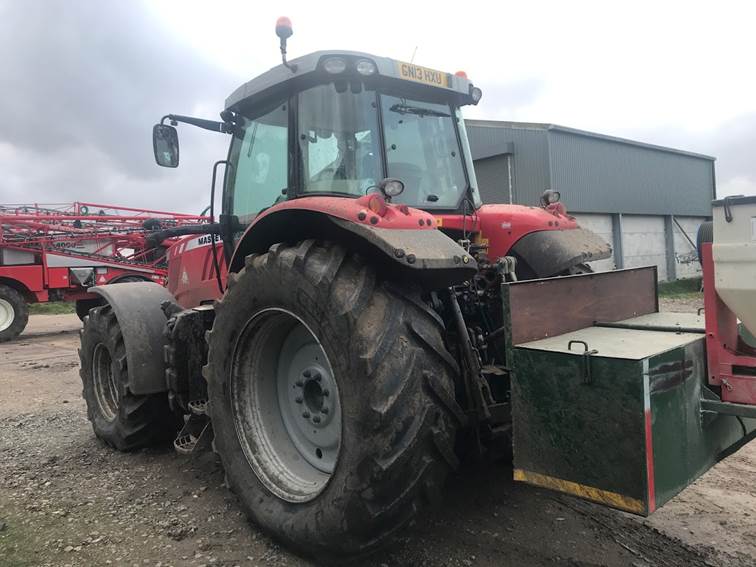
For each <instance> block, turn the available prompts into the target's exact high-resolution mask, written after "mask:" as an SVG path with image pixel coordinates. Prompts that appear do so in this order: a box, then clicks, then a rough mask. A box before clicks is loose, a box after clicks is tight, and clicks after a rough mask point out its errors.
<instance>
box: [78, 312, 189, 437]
mask: <svg viewBox="0 0 756 567" xmlns="http://www.w3.org/2000/svg"><path fill="white" fill-rule="evenodd" d="M79 358H80V360H81V370H80V371H79V374H80V375H81V380H82V384H83V386H84V389H83V392H82V394H83V396H84V401H85V402H86V403H87V417H88V418H89V421H90V422H91V423H92V429H94V433H95V435H96V436H97V437H99V438H100V439H102V440H103V441H104V442H105V443H106V444H107V445H110V446H111V447H114V448H116V449H118V450H119V451H131V450H134V449H138V448H141V447H146V446H149V445H153V444H157V443H163V442H166V441H170V440H173V439H174V438H175V437H176V431H177V430H178V426H179V425H180V421H179V420H178V418H177V417H176V416H175V414H173V413H172V412H171V410H170V409H169V407H168V397H167V396H166V395H165V394H162V393H161V394H152V395H146V396H137V395H134V394H132V393H131V392H130V391H129V388H128V368H127V362H126V345H125V344H124V341H123V333H122V332H121V327H120V325H119V324H118V320H117V319H116V316H115V313H114V312H113V308H112V307H111V306H110V305H104V306H101V307H95V308H94V309H92V310H91V311H90V312H89V315H88V316H87V317H85V318H84V328H83V329H82V331H81V348H80V349H79Z"/></svg>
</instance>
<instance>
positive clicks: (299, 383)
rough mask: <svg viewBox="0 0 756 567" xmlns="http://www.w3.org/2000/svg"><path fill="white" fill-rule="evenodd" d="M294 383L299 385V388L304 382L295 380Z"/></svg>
mask: <svg viewBox="0 0 756 567" xmlns="http://www.w3.org/2000/svg"><path fill="white" fill-rule="evenodd" d="M294 384H295V385H296V386H299V387H300V388H301V387H302V386H304V382H302V381H301V380H297V381H296V382H294Z"/></svg>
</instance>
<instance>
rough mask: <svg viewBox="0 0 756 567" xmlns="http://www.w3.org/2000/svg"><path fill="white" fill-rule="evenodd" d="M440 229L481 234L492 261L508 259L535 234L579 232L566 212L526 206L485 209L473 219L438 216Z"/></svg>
mask: <svg viewBox="0 0 756 567" xmlns="http://www.w3.org/2000/svg"><path fill="white" fill-rule="evenodd" d="M437 218H438V223H439V226H440V227H442V228H448V229H452V230H460V231H461V230H466V231H467V232H471V233H477V238H478V240H480V241H482V242H483V243H486V242H487V243H488V255H489V256H490V257H491V258H499V257H501V256H506V255H507V254H508V253H509V250H510V249H511V248H512V246H514V244H515V243H516V242H517V241H518V240H520V239H521V238H522V237H523V236H525V235H527V234H530V233H531V232H538V231H543V230H571V229H575V228H578V223H577V221H576V220H575V218H574V217H571V216H569V215H567V214H566V213H564V212H563V211H562V209H559V208H552V209H548V210H547V209H543V208H541V207H526V206H523V205H483V206H482V207H480V208H479V209H478V210H477V211H471V213H470V214H469V215H465V216H463V215H457V214H454V215H437Z"/></svg>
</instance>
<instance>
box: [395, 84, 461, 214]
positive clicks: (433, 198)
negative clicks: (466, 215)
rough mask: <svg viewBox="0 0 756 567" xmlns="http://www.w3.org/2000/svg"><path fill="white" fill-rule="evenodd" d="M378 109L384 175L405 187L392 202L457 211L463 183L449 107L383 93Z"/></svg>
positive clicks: (453, 123)
mask: <svg viewBox="0 0 756 567" xmlns="http://www.w3.org/2000/svg"><path fill="white" fill-rule="evenodd" d="M381 108H382V111H383V124H384V126H383V130H384V135H385V138H386V162H387V166H388V176H389V177H397V178H399V179H401V180H402V181H403V182H404V185H405V187H406V189H405V190H404V193H402V194H401V195H400V196H399V197H397V198H395V199H394V202H397V203H406V204H408V205H412V206H415V207H419V208H424V209H428V208H446V209H451V208H456V206H457V204H458V203H459V200H460V199H461V198H462V195H463V194H464V192H465V190H466V189H467V182H466V179H465V171H464V169H463V166H462V156H461V152H460V148H459V141H458V139H457V133H456V128H455V123H456V121H457V117H456V116H454V115H452V112H451V108H450V107H449V106H448V105H445V104H436V103H431V102H424V101H419V100H411V99H407V98H400V97H395V96H389V95H381Z"/></svg>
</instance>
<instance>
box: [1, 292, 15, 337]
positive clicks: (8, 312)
mask: <svg viewBox="0 0 756 567" xmlns="http://www.w3.org/2000/svg"><path fill="white" fill-rule="evenodd" d="M15 318H16V310H15V309H13V306H12V305H11V304H10V302H8V301H6V300H5V299H0V331H4V330H5V329H7V328H8V327H10V326H11V325H12V324H13V320H14V319H15Z"/></svg>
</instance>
